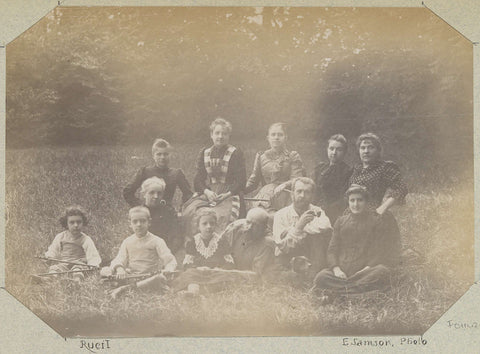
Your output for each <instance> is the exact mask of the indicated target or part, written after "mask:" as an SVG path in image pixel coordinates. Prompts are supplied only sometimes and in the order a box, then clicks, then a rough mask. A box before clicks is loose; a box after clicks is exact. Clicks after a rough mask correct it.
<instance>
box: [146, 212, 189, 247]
mask: <svg viewBox="0 0 480 354" xmlns="http://www.w3.org/2000/svg"><path fill="white" fill-rule="evenodd" d="M147 208H148V210H149V211H150V217H151V218H152V220H151V223H150V227H149V229H148V231H150V232H151V233H152V234H154V235H156V236H158V237H160V238H162V239H163V240H164V241H165V243H166V244H167V246H168V248H169V249H170V251H171V252H172V253H173V254H175V253H177V252H178V251H179V250H180V249H181V248H183V243H184V242H185V240H184V237H183V236H182V235H181V232H180V229H179V222H178V218H177V212H176V211H175V209H174V208H173V207H172V206H170V205H168V204H166V205H160V206H158V207H156V208H153V207H147Z"/></svg>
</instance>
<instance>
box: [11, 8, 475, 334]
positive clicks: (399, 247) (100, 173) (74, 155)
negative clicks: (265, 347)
mask: <svg viewBox="0 0 480 354" xmlns="http://www.w3.org/2000/svg"><path fill="white" fill-rule="evenodd" d="M473 143H474V135H473V44H472V42H471V41H469V40H468V39H466V38H465V37H464V36H463V35H462V34H461V33H459V32H458V31H457V30H455V29H454V28H452V27H451V26H450V25H449V24H447V23H446V22H445V21H443V20H442V19H441V18H440V17H438V16H437V15H435V14H434V13H433V12H432V11H430V10H429V9H427V8H352V7H343V8H340V7H338V8H336V7H330V8H328V7H309V8H306V7H62V6H58V7H56V8H55V9H54V10H52V11H51V12H50V13H48V14H47V15H46V16H45V17H43V18H42V19H41V20H40V21H38V22H37V23H35V24H34V25H33V26H32V27H30V28H29V29H28V30H26V31H25V32H24V33H22V34H21V35H20V36H19V37H17V38H16V39H15V40H13V41H12V42H10V43H8V44H7V46H6V176H5V185H6V195H5V201H6V209H7V213H6V214H7V215H6V216H7V220H6V230H5V279H6V281H5V287H6V289H7V291H8V292H9V293H10V294H11V295H12V296H14V297H15V298H16V299H18V300H19V301H20V302H21V303H22V304H23V305H24V306H26V307H27V308H28V309H30V310H31V311H32V312H33V313H34V314H36V315H37V316H38V317H39V318H41V319H42V320H43V321H44V322H45V323H46V324H48V325H49V326H50V327H52V328H53V329H54V330H55V331H56V332H58V333H59V334H60V335H61V336H62V337H69V338H71V337H112V338H113V337H177V336H188V337H192V336H209V337H212V336H215V337H217V336H330V335H407V334H408V335H421V334H422V333H424V332H425V331H426V330H428V328H429V327H430V326H432V325H433V324H434V323H435V322H436V321H437V320H438V319H439V318H440V317H441V316H442V315H443V314H444V313H445V312H446V311H447V310H448V309H449V308H450V307H451V306H452V305H453V304H454V303H455V302H456V301H457V300H458V299H459V298H460V297H461V296H462V295H463V294H465V292H466V291H467V290H468V289H469V288H470V286H471V285H472V284H473V283H474V215H473V210H474V208H473V205H474V194H473V191H474V171H473V162H474V153H473Z"/></svg>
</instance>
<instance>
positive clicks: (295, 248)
mask: <svg viewBox="0 0 480 354" xmlns="http://www.w3.org/2000/svg"><path fill="white" fill-rule="evenodd" d="M314 191H315V182H313V180H312V179H310V178H307V177H297V178H295V179H293V181H292V204H290V205H289V206H286V207H285V208H283V209H280V210H279V211H277V212H276V213H275V216H274V219H273V239H274V241H275V243H276V249H275V255H276V256H277V262H278V263H279V264H280V265H281V266H282V267H283V268H284V269H288V268H290V267H292V263H291V261H292V259H293V258H294V257H306V258H307V260H308V261H309V262H310V263H311V267H309V270H308V272H307V274H306V277H307V278H309V279H310V278H313V277H314V275H315V274H316V273H318V272H319V271H320V270H322V269H323V268H325V267H326V266H327V262H326V250H327V247H328V243H329V241H330V236H331V231H332V227H331V225H330V220H329V219H328V217H327V216H326V214H325V212H324V211H323V210H322V209H321V208H320V207H318V206H315V205H312V204H311V202H312V200H313V196H314Z"/></svg>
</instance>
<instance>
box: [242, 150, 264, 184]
mask: <svg viewBox="0 0 480 354" xmlns="http://www.w3.org/2000/svg"><path fill="white" fill-rule="evenodd" d="M261 156H262V153H261V152H257V154H256V155H255V162H254V163H253V170H252V173H251V175H250V177H249V178H248V181H247V186H246V187H245V193H250V192H252V191H253V190H255V188H257V186H258V185H259V184H260V183H261V181H262V166H261V161H260V157H261Z"/></svg>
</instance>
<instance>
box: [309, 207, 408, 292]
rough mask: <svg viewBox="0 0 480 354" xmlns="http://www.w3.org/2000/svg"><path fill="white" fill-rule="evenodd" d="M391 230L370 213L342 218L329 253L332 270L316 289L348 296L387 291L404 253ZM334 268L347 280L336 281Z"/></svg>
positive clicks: (320, 277)
mask: <svg viewBox="0 0 480 354" xmlns="http://www.w3.org/2000/svg"><path fill="white" fill-rule="evenodd" d="M389 227H391V226H390V225H386V224H385V223H384V219H383V218H382V217H379V216H378V215H376V214H375V213H374V212H372V211H370V210H367V211H366V212H364V213H362V214H352V213H350V214H348V215H344V216H341V217H340V218H339V219H338V220H337V221H336V223H335V226H334V228H333V235H332V239H331V241H330V244H329V247H328V251H327V262H328V266H329V268H327V269H324V270H322V271H321V272H319V273H318V274H317V276H316V277H315V280H314V289H315V290H316V291H327V292H328V291H330V292H334V293H346V294H353V293H363V292H367V291H372V290H383V289H385V288H386V287H387V286H388V285H389V276H390V272H391V269H392V268H393V267H394V266H395V265H396V264H397V263H398V259H399V253H400V243H399V239H398V238H396V237H395V236H394V237H392V234H389V230H388V228H389ZM334 267H339V268H340V269H341V270H342V271H343V272H344V273H345V275H346V276H347V278H346V279H342V278H338V277H336V276H335V275H334V272H333V268H334ZM365 267H367V268H365Z"/></svg>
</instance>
